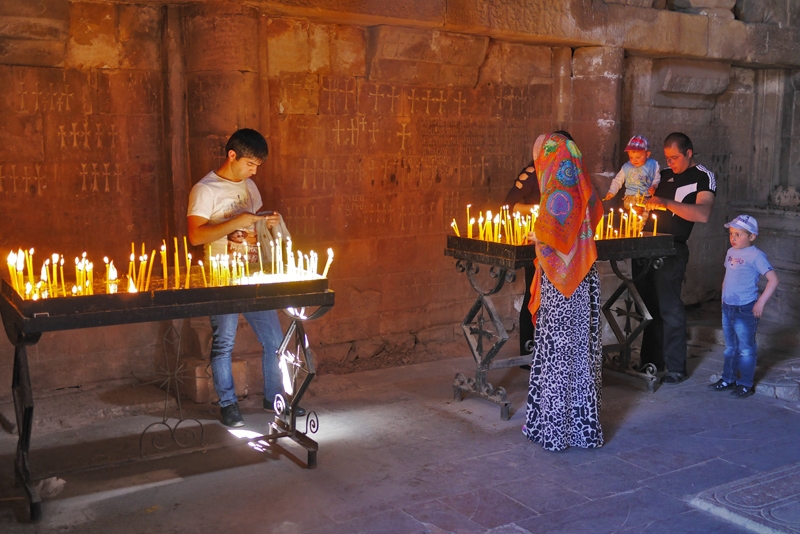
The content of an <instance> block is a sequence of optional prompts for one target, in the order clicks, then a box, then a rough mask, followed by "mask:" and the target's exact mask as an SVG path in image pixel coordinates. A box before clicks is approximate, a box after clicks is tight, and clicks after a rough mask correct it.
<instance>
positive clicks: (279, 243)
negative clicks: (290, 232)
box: [275, 232, 283, 274]
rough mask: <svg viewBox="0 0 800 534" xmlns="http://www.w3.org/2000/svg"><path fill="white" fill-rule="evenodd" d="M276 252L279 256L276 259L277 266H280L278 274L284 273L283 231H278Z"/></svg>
mask: <svg viewBox="0 0 800 534" xmlns="http://www.w3.org/2000/svg"><path fill="white" fill-rule="evenodd" d="M275 254H276V255H277V256H278V258H277V259H276V260H275V266H276V267H277V268H278V274H283V239H282V238H281V233H280V232H278V240H277V241H276V243H275Z"/></svg>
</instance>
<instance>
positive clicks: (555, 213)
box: [528, 134, 603, 323]
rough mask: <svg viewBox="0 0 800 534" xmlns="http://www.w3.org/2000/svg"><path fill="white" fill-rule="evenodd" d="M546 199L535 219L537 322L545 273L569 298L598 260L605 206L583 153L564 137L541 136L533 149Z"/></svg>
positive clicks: (534, 300) (533, 289)
mask: <svg viewBox="0 0 800 534" xmlns="http://www.w3.org/2000/svg"><path fill="white" fill-rule="evenodd" d="M533 157H534V161H535V167H536V175H537V177H538V178H539V188H540V189H541V192H542V199H541V201H540V204H539V206H540V207H539V217H538V219H537V220H536V225H535V228H534V230H535V232H536V239H537V243H536V274H535V276H534V279H533V284H531V300H530V303H529V305H528V309H530V311H531V314H532V315H533V321H534V323H535V322H536V312H537V311H538V309H539V304H540V302H541V282H542V280H541V275H542V272H544V274H545V275H546V276H547V279H548V280H550V282H551V283H552V284H553V285H554V286H555V287H556V289H558V291H559V292H560V293H561V294H562V295H564V296H565V297H567V298H569V297H570V296H572V294H573V293H574V292H575V290H576V289H577V288H578V285H580V283H581V281H583V279H584V278H585V277H586V275H587V274H588V272H589V269H591V268H592V265H593V264H594V262H595V260H597V247H596V246H595V242H594V228H595V227H596V226H597V224H598V223H599V222H600V219H601V218H602V217H603V207H602V204H601V203H600V199H599V197H598V196H597V193H596V192H595V190H594V187H592V183H591V180H590V178H589V174H588V173H587V172H586V169H585V168H584V166H583V160H582V156H581V152H580V150H578V147H577V145H575V143H574V142H572V141H570V140H568V139H567V138H566V137H564V136H563V135H560V134H550V135H548V136H544V135H542V136H540V137H539V139H537V140H536V143H535V144H534V147H533Z"/></svg>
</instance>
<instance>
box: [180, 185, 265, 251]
mask: <svg viewBox="0 0 800 534" xmlns="http://www.w3.org/2000/svg"><path fill="white" fill-rule="evenodd" d="M262 205H263V203H262V201H261V194H260V193H259V192H258V188H257V187H256V184H255V182H253V180H251V179H250V178H247V179H245V180H243V181H241V182H234V181H231V180H226V179H225V178H222V177H221V176H219V175H218V174H217V173H216V172H214V171H211V172H209V173H208V174H206V175H205V176H204V177H203V178H202V179H201V180H200V181H199V182H197V183H196V184H195V185H194V187H192V191H191V193H189V209H188V212H187V215H190V216H191V215H196V216H198V217H203V218H204V219H208V221H209V223H211V224H219V223H221V222H224V221H227V220H229V219H233V218H234V217H236V216H237V215H239V214H240V213H245V212H248V213H256V212H257V211H258V210H259V209H260V208H261V206H262ZM239 230H240V231H239V232H233V233H232V234H230V235H229V236H225V237H222V238H220V239H217V240H216V241H213V242H211V243H210V246H211V255H212V256H214V255H217V254H230V253H231V252H234V251H236V252H240V253H244V251H245V249H247V251H248V253H249V255H250V256H252V258H250V262H251V263H253V262H258V253H257V251H256V242H257V236H256V231H255V228H254V226H253V225H251V226H249V227H247V228H240V229H239ZM245 242H246V243H247V247H245V245H244V243H245Z"/></svg>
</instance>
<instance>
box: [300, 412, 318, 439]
mask: <svg viewBox="0 0 800 534" xmlns="http://www.w3.org/2000/svg"><path fill="white" fill-rule="evenodd" d="M317 430H319V417H317V412H309V413H308V415H307V416H306V431H305V432H303V433H304V434H309V433H311V434H316V433H317Z"/></svg>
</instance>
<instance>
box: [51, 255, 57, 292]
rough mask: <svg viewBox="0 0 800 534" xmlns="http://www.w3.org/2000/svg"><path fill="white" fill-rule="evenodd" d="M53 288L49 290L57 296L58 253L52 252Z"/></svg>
mask: <svg viewBox="0 0 800 534" xmlns="http://www.w3.org/2000/svg"><path fill="white" fill-rule="evenodd" d="M51 257H52V258H53V288H52V289H51V292H52V293H53V296H54V297H57V296H58V254H53V255H52V256H51Z"/></svg>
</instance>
